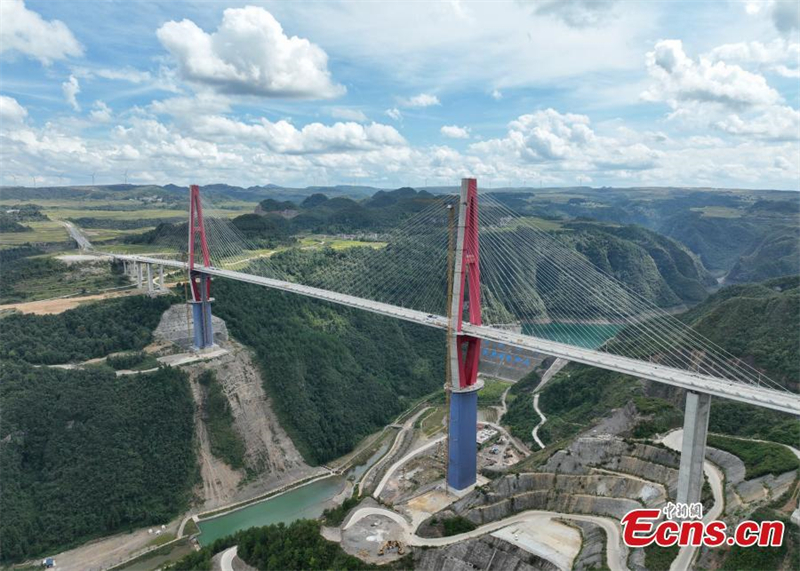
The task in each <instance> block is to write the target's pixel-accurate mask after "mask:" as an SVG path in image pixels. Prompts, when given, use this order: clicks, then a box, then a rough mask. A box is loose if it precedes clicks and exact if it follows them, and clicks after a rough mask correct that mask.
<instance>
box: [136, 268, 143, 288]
mask: <svg viewBox="0 0 800 571" xmlns="http://www.w3.org/2000/svg"><path fill="white" fill-rule="evenodd" d="M136 287H138V288H139V289H142V263H141V262H137V263H136Z"/></svg>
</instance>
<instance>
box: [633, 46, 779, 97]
mask: <svg viewBox="0 0 800 571" xmlns="http://www.w3.org/2000/svg"><path fill="white" fill-rule="evenodd" d="M646 62H647V71H648V73H649V74H650V76H651V77H652V78H653V79H654V80H655V83H654V85H653V86H652V87H651V88H649V89H648V90H647V91H645V92H644V93H643V94H642V96H643V98H644V99H645V100H647V101H666V102H667V103H668V104H669V105H670V106H672V107H673V108H677V107H678V106H679V105H680V103H682V102H695V103H701V104H702V103H715V104H719V105H723V106H726V107H730V108H735V109H743V108H747V107H751V106H754V105H771V104H774V103H776V102H778V101H780V100H781V96H780V95H779V94H778V92H777V91H775V90H774V89H772V88H771V87H770V86H769V85H768V84H767V81H766V79H764V77H763V76H762V75H759V74H756V73H751V72H749V71H746V70H744V69H742V68H741V67H740V66H738V65H732V64H728V63H726V62H724V61H716V62H712V61H711V60H710V59H708V58H704V57H701V58H700V59H699V61H694V60H692V58H690V57H689V56H687V55H686V52H684V51H683V44H682V42H681V41H680V40H661V41H659V42H658V43H656V45H655V49H654V50H653V51H651V52H648V53H647V56H646Z"/></svg>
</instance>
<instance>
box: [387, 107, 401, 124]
mask: <svg viewBox="0 0 800 571" xmlns="http://www.w3.org/2000/svg"><path fill="white" fill-rule="evenodd" d="M384 113H386V115H388V116H389V117H390V118H392V119H394V120H395V121H400V120H402V119H403V114H402V113H401V112H400V110H399V109H398V108H397V107H392V108H391V109H387V110H386V111H384Z"/></svg>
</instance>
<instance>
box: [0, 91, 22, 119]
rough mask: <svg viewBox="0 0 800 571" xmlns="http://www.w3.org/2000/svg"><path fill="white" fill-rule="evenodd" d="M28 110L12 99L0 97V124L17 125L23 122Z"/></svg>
mask: <svg viewBox="0 0 800 571" xmlns="http://www.w3.org/2000/svg"><path fill="white" fill-rule="evenodd" d="M27 116H28V110H27V109H25V108H24V107H23V106H22V105H20V104H19V102H18V101H17V100H16V99H14V98H13V97H8V96H6V95H0V123H2V124H6V123H7V124H17V123H22V122H23V121H25V117H27Z"/></svg>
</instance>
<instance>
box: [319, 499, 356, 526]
mask: <svg viewBox="0 0 800 571" xmlns="http://www.w3.org/2000/svg"><path fill="white" fill-rule="evenodd" d="M360 503H361V498H359V497H357V496H351V497H349V498H346V499H345V500H344V501H343V502H342V503H341V504H339V505H338V506H336V507H334V508H327V509H326V510H325V511H323V512H322V521H323V522H324V523H325V525H327V526H331V527H336V526H339V525H341V524H342V522H343V521H344V518H345V517H347V514H348V513H349V512H350V510H351V509H353V508H354V507H356V506H357V505H358V504H360Z"/></svg>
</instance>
